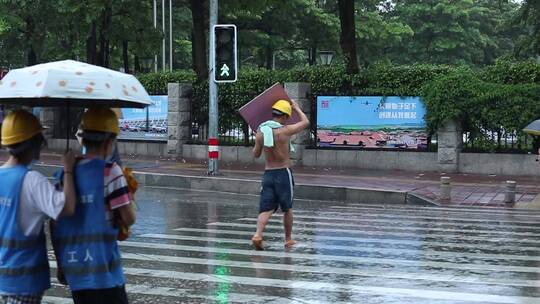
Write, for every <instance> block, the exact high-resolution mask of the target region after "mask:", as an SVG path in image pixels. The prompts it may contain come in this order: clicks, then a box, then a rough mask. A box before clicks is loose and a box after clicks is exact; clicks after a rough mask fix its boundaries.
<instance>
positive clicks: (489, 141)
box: [463, 129, 539, 153]
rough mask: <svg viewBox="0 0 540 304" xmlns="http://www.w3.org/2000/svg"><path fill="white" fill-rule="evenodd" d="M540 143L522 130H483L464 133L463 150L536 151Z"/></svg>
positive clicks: (492, 151) (495, 151)
mask: <svg viewBox="0 0 540 304" xmlns="http://www.w3.org/2000/svg"><path fill="white" fill-rule="evenodd" d="M538 144H539V142H538V139H535V138H534V137H532V136H530V135H527V134H525V133H523V132H520V131H506V130H502V129H501V130H499V131H496V132H493V131H487V130H481V131H480V132H465V133H464V134H463V152H479V153H482V152H491V153H528V152H534V153H536V151H535V149H537V148H538Z"/></svg>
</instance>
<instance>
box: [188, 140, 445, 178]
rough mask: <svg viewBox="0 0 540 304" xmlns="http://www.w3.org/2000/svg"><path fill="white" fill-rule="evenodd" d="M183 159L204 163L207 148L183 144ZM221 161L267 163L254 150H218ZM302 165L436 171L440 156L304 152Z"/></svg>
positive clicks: (421, 153) (246, 148) (308, 150)
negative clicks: (255, 154) (258, 157)
mask: <svg viewBox="0 0 540 304" xmlns="http://www.w3.org/2000/svg"><path fill="white" fill-rule="evenodd" d="M183 150H184V153H183V155H182V157H183V158H187V159H197V160H205V159H206V158H207V154H208V153H207V151H208V148H207V146H206V145H187V144H186V145H184V148H183ZM219 150H220V151H219V158H220V160H221V161H225V162H238V163H246V164H251V163H257V164H264V158H260V159H255V158H254V157H253V156H252V153H251V150H252V147H226V146H221V147H219ZM302 165H304V166H308V167H334V168H358V169H381V170H408V171H437V169H438V164H437V153H427V152H403V151H366V150H362V151H343V150H318V149H305V150H304V151H303V161H302Z"/></svg>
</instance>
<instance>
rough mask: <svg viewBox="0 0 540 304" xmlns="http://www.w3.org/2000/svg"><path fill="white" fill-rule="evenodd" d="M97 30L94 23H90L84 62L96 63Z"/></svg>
mask: <svg viewBox="0 0 540 304" xmlns="http://www.w3.org/2000/svg"><path fill="white" fill-rule="evenodd" d="M96 43H97V30H96V22H92V26H91V28H90V33H89V34H88V37H87V38H86V62H88V63H90V64H96V61H97V45H96Z"/></svg>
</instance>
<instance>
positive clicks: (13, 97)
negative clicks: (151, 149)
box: [0, 60, 152, 108]
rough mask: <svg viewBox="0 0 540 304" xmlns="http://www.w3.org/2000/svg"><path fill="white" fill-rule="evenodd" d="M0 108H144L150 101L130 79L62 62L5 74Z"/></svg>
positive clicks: (113, 73)
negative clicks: (19, 106)
mask: <svg viewBox="0 0 540 304" xmlns="http://www.w3.org/2000/svg"><path fill="white" fill-rule="evenodd" d="M0 104H14V105H25V106H31V107H39V106H41V107H60V106H73V107H85V108H88V107H92V106H105V107H116V108H144V107H147V106H149V105H151V104H152V100H151V99H150V96H148V93H147V92H146V90H145V89H144V88H143V86H142V85H141V83H140V82H139V81H138V80H137V79H136V78H135V77H134V76H133V75H130V74H124V73H120V72H117V71H113V70H110V69H106V68H103V67H99V66H95V65H91V64H87V63H83V62H78V61H74V60H64V61H56V62H49V63H45V64H38V65H34V66H30V67H26V68H22V69H15V70H11V71H9V73H7V75H6V76H5V77H4V78H3V79H2V80H0Z"/></svg>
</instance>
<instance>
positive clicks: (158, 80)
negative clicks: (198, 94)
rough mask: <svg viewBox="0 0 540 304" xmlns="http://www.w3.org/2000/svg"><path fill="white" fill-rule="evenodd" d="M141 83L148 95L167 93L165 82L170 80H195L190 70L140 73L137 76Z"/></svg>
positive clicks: (190, 81)
mask: <svg viewBox="0 0 540 304" xmlns="http://www.w3.org/2000/svg"><path fill="white" fill-rule="evenodd" d="M137 78H138V79H139V81H140V82H141V84H142V85H143V86H144V88H145V89H146V91H148V94H150V95H167V84H168V83H171V82H180V83H192V82H195V73H193V72H192V71H174V72H159V73H148V74H140V75H138V76H137Z"/></svg>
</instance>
